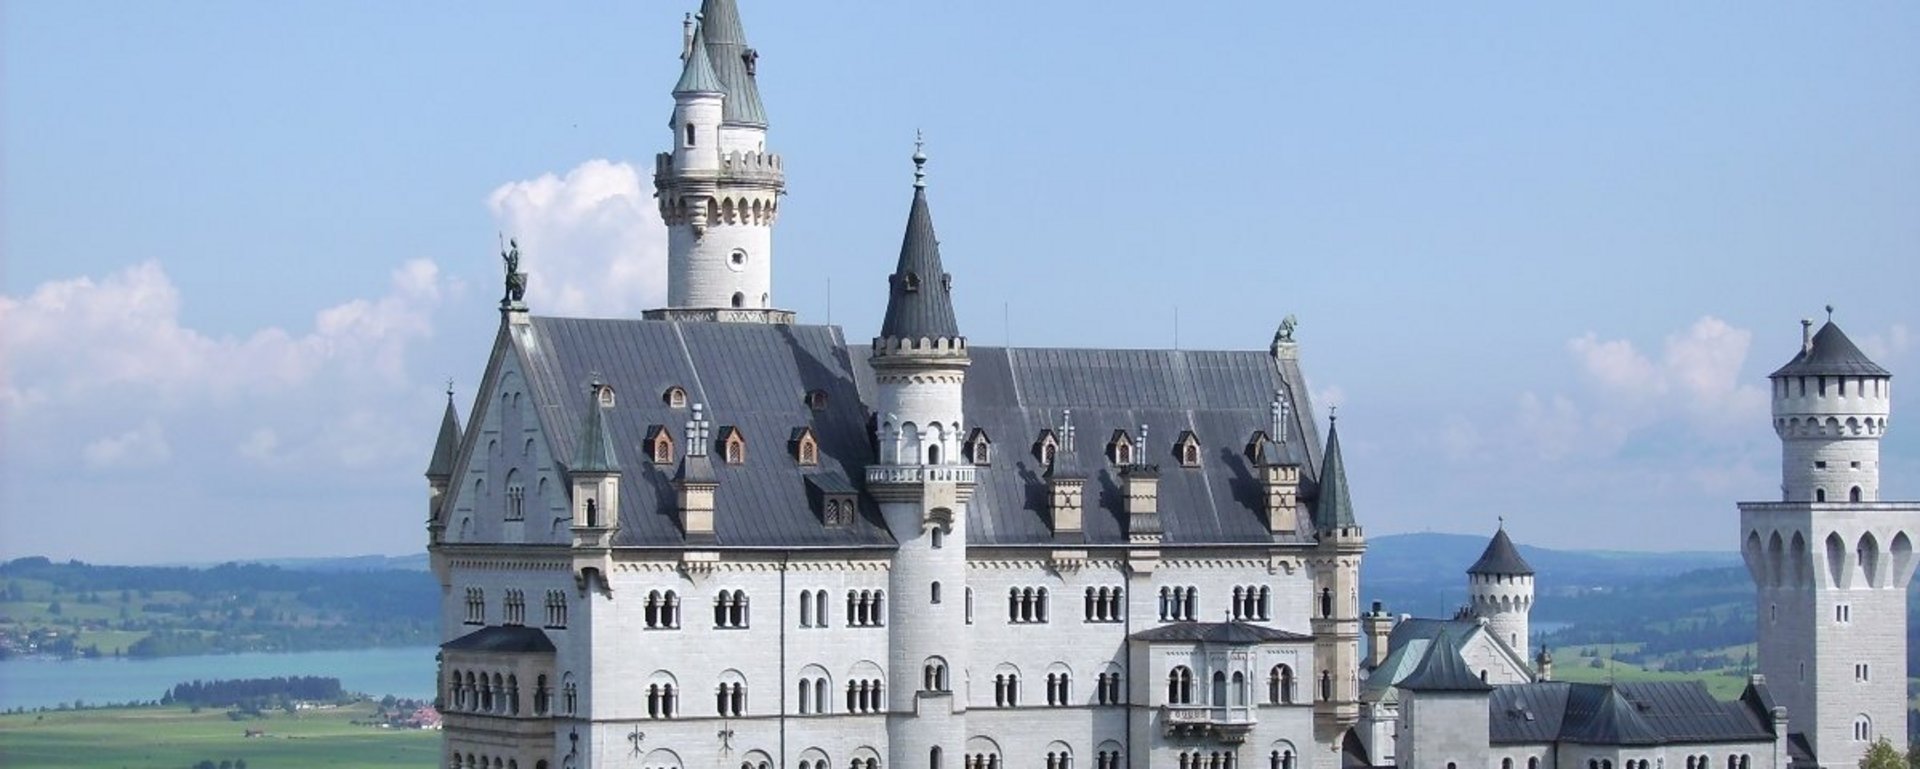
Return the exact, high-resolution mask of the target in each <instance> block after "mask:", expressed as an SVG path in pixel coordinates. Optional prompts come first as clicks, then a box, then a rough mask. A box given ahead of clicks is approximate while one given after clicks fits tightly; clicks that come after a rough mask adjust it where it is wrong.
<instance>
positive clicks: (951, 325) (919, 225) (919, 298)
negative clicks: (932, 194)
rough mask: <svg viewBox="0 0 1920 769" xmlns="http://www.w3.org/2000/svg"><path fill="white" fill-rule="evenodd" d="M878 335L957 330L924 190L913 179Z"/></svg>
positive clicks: (937, 334)
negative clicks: (897, 256) (910, 205)
mask: <svg viewBox="0 0 1920 769" xmlns="http://www.w3.org/2000/svg"><path fill="white" fill-rule="evenodd" d="M880 335H881V336H883V337H890V338H895V339H920V338H923V337H924V338H928V339H939V338H952V337H957V336H959V335H960V323H959V321H956V320H954V317H953V279H952V277H951V276H949V275H948V274H947V271H946V269H945V268H943V267H941V266H940V240H939V239H938V238H936V237H934V234H933V213H932V212H931V211H929V210H927V190H926V188H925V187H921V186H919V185H917V184H916V185H915V186H914V188H913V205H912V207H911V208H909V209H908V211H907V234H906V236H905V237H903V238H901V240H900V261H899V264H898V265H896V266H895V267H894V269H893V274H892V275H888V276H887V314H886V318H885V319H884V320H882V321H881V323H880Z"/></svg>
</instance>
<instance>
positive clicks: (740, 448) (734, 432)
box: [720, 425, 747, 465]
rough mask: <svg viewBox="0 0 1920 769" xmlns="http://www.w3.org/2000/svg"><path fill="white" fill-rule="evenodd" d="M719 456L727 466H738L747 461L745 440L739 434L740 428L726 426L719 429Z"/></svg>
mask: <svg viewBox="0 0 1920 769" xmlns="http://www.w3.org/2000/svg"><path fill="white" fill-rule="evenodd" d="M720 446H721V455H722V456H723V457H725V458H726V462H727V464H730V465H738V464H744V463H746V461H747V439H746V437H745V436H743V435H741V434H740V428H738V427H734V426H733V425H727V426H725V427H722V428H720Z"/></svg>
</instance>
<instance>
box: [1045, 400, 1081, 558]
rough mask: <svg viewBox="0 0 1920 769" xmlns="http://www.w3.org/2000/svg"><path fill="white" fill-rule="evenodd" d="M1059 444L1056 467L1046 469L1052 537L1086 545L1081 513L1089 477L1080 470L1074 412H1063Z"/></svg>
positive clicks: (1055, 459) (1055, 452)
mask: <svg viewBox="0 0 1920 769" xmlns="http://www.w3.org/2000/svg"><path fill="white" fill-rule="evenodd" d="M1057 440H1058V442H1059V444H1058V445H1057V446H1055V447H1054V450H1053V464H1052V465H1051V466H1049V467H1048V468H1047V508H1048V510H1049V511H1050V512H1051V513H1052V514H1053V538H1054V541H1056V542H1084V541H1086V533H1085V531H1084V530H1083V529H1082V524H1081V512H1082V510H1084V509H1085V508H1084V505H1083V504H1082V502H1083V496H1082V493H1083V492H1084V491H1085V489H1086V486H1087V477H1086V474H1085V473H1084V472H1083V471H1082V470H1081V469H1080V455H1079V453H1078V452H1077V451H1076V450H1075V449H1076V447H1075V446H1074V427H1073V411H1072V410H1071V409H1069V410H1066V411H1062V412H1061V413H1060V433H1059V437H1058V439H1057Z"/></svg>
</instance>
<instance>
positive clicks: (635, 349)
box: [455, 316, 1318, 548]
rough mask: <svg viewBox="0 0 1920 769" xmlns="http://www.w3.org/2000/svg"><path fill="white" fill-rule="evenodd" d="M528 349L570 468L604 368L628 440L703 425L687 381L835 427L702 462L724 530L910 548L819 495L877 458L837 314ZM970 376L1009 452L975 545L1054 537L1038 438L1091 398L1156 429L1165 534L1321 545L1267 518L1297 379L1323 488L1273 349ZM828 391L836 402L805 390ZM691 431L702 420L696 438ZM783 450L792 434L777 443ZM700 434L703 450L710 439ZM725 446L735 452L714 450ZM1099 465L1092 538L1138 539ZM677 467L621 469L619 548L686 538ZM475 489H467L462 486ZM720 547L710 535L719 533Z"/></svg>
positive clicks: (860, 361) (581, 339)
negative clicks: (1269, 443)
mask: <svg viewBox="0 0 1920 769" xmlns="http://www.w3.org/2000/svg"><path fill="white" fill-rule="evenodd" d="M506 338H507V339H508V340H509V342H508V344H510V345H512V348H513V349H512V354H516V355H518V356H519V357H520V359H521V360H522V365H523V367H524V368H525V370H526V375H527V379H528V381H529V392H530V394H531V395H533V396H534V398H535V403H536V404H537V405H538V409H539V411H538V413H539V414H540V421H541V425H542V428H543V429H544V430H546V431H547V432H548V434H549V435H551V436H552V438H551V443H552V447H553V452H554V455H555V459H556V460H557V461H559V462H560V464H561V465H562V466H570V463H571V462H573V461H574V460H575V458H576V454H577V453H578V452H579V447H580V445H581V438H582V437H583V435H584V433H585V432H586V431H585V430H584V426H585V425H586V424H587V419H586V417H587V413H586V412H587V408H588V400H587V399H585V398H581V397H579V396H578V393H579V392H580V388H581V387H582V386H583V385H584V384H585V383H587V382H588V381H590V379H591V378H592V377H594V376H595V375H597V376H599V377H600V379H601V380H602V381H604V382H605V383H606V384H608V385H610V386H612V387H613V388H614V389H615V391H616V392H619V393H622V394H623V397H621V398H620V399H619V401H618V405H616V406H615V407H613V408H610V409H607V410H606V412H605V422H604V431H605V435H607V436H608V438H609V440H610V441H611V442H612V445H614V446H615V447H620V448H628V450H629V451H637V452H639V453H637V454H629V456H638V457H647V456H650V454H649V453H648V452H646V451H644V450H643V448H642V447H643V446H644V443H643V441H644V439H645V437H646V435H647V431H648V429H649V427H651V426H654V425H669V426H671V425H679V424H684V423H685V422H686V420H687V418H688V415H689V409H684V408H683V409H675V408H671V407H669V406H668V405H667V404H666V403H665V402H663V400H662V399H661V398H660V397H657V396H658V394H660V393H663V392H665V391H666V390H667V388H669V387H672V386H680V387H683V388H685V389H686V391H687V401H688V403H689V404H692V403H700V404H704V405H705V406H706V410H707V414H708V415H709V417H708V418H709V419H710V420H711V421H712V422H715V423H726V424H729V425H734V426H736V427H738V428H739V429H740V430H741V431H742V432H743V434H744V435H745V436H746V438H747V440H748V442H749V443H750V444H752V443H755V442H756V441H758V442H760V445H762V446H765V445H768V443H772V442H773V441H777V439H778V438H780V437H782V436H787V435H789V434H791V432H792V430H793V429H794V428H795V427H800V426H809V427H811V428H812V429H813V432H814V436H815V438H816V440H818V442H819V465H818V466H817V467H802V466H801V465H799V464H798V463H797V462H796V461H795V460H794V458H793V456H792V454H791V452H784V451H778V450H759V451H750V452H748V457H747V461H746V462H745V463H743V464H739V465H729V464H725V463H722V462H711V463H710V464H709V465H708V466H707V467H703V468H699V470H700V471H701V472H702V473H711V477H712V478H713V480H714V481H715V482H716V483H718V489H717V490H716V492H715V495H716V498H715V502H716V509H717V515H716V516H715V521H714V529H715V531H714V539H713V540H712V542H711V544H713V545H715V546H719V547H781V548H789V547H864V546H876V547H891V546H892V545H893V538H892V536H891V535H890V534H889V533H888V532H887V531H886V529H885V527H884V524H883V523H882V522H881V519H880V516H879V512H878V508H877V507H875V506H874V505H873V503H872V502H871V500H869V499H867V498H866V496H865V495H864V494H863V495H861V502H860V513H861V514H860V515H858V516H856V519H855V521H854V523H853V524H852V525H849V526H844V527H840V526H835V527H828V526H824V525H822V523H821V521H820V519H819V516H818V514H817V511H815V510H812V509H809V505H807V504H805V503H804V500H807V499H808V493H807V491H808V482H807V477H808V476H809V475H815V474H835V473H837V474H839V475H840V476H841V477H843V478H846V479H848V481H847V482H848V483H849V484H852V485H854V486H857V487H861V488H864V479H865V477H866V472H865V470H866V467H867V466H868V465H869V464H872V463H873V462H874V461H875V453H874V448H873V444H872V438H871V432H870V428H869V427H868V419H869V405H868V404H871V403H872V402H873V392H874V390H875V387H874V384H873V374H872V371H871V370H870V369H869V367H868V365H867V355H868V350H867V348H866V347H865V346H864V345H862V346H860V347H856V348H849V347H848V346H847V345H846V343H845V341H844V340H843V339H842V338H841V335H840V330H839V329H838V328H836V327H831V326H813V325H776V324H757V323H703V322H678V321H666V320H628V319H617V320H616V319H587V318H549V317H540V316H535V317H533V318H532V319H531V320H530V322H529V326H528V327H526V328H525V329H524V330H522V331H518V332H515V333H511V334H508V335H506ZM969 352H970V354H971V358H972V366H971V368H969V369H968V371H967V379H966V385H965V388H964V389H963V399H964V406H965V409H966V416H967V420H968V421H969V422H971V423H972V425H973V426H974V427H978V428H980V429H981V430H983V431H984V432H985V433H986V434H987V435H988V436H989V438H990V439H991V440H992V441H993V443H994V444H995V449H994V452H993V457H992V460H993V461H992V464H991V465H990V466H985V467H980V468H978V476H977V477H978V481H977V485H976V487H975V492H974V497H973V500H972V502H971V503H970V504H969V505H968V516H967V536H968V541H969V543H970V544H972V545H976V546H1052V545H1053V543H1054V538H1053V532H1052V529H1051V528H1050V527H1049V525H1048V521H1049V520H1050V515H1049V513H1048V499H1047V484H1046V479H1045V477H1044V475H1043V473H1044V470H1045V468H1043V467H1041V466H1040V465H1039V462H1038V459H1037V458H1036V456H1035V454H1034V452H1033V450H1032V448H1033V442H1034V441H1035V439H1036V438H1038V436H1039V435H1040V431H1041V430H1042V429H1046V428H1050V427H1055V426H1057V425H1058V423H1059V418H1060V412H1061V410H1062V409H1072V410H1073V412H1074V414H1073V419H1074V422H1075V423H1076V424H1077V425H1079V426H1080V427H1079V428H1078V429H1079V430H1081V431H1094V434H1100V433H1101V432H1104V431H1105V430H1109V429H1112V428H1115V427H1123V426H1124V427H1127V428H1129V429H1132V428H1137V427H1138V426H1139V425H1140V424H1143V423H1144V424H1147V425H1148V426H1149V428H1150V433H1151V435H1152V436H1154V438H1153V441H1152V445H1150V446H1146V447H1144V449H1143V454H1142V457H1143V458H1144V459H1145V460H1146V461H1150V462H1165V463H1166V464H1167V468H1166V469H1165V470H1162V471H1161V473H1160V479H1159V497H1160V505H1159V507H1160V510H1161V512H1160V521H1161V525H1162V527H1163V529H1164V540H1163V541H1164V542H1165V543H1166V544H1169V545H1192V544H1272V543H1275V542H1276V541H1278V542H1281V543H1295V544H1303V545H1304V544H1310V543H1311V542H1312V541H1313V540H1312V532H1311V530H1310V528H1309V527H1307V526H1306V523H1307V522H1306V521H1300V522H1299V523H1298V524H1297V525H1298V526H1299V528H1300V531H1299V533H1297V534H1294V535H1281V536H1278V537H1276V536H1275V535H1273V534H1271V533H1270V532H1269V530H1268V529H1267V526H1266V524H1265V522H1264V504H1265V497H1264V492H1263V491H1262V489H1261V486H1260V483H1259V481H1258V479H1257V475H1256V473H1255V472H1254V467H1253V465H1252V463H1251V462H1249V461H1248V460H1247V458H1246V455H1245V452H1244V448H1245V444H1246V441H1247V438H1248V436H1249V435H1251V434H1252V433H1253V431H1255V430H1256V429H1270V425H1271V417H1270V416H1269V411H1270V405H1271V401H1272V398H1273V395H1272V394H1273V393H1275V392H1277V391H1278V392H1290V393H1295V395H1294V396H1293V397H1294V402H1293V403H1292V404H1290V407H1289V409H1287V413H1288V414H1289V415H1290V416H1289V418H1290V420H1291V421H1290V422H1289V423H1288V424H1287V425H1286V431H1287V434H1288V438H1287V443H1286V446H1285V450H1286V452H1287V454H1288V456H1289V458H1290V459H1291V460H1292V461H1295V462H1298V463H1299V464H1300V465H1301V468H1302V475H1303V476H1305V480H1304V482H1303V486H1304V487H1305V488H1303V496H1310V493H1311V492H1310V489H1311V488H1312V485H1313V473H1314V469H1315V468H1316V467H1317V464H1318V463H1317V461H1316V460H1317V459H1318V457H1317V456H1315V454H1316V453H1317V447H1318V435H1317V431H1316V430H1315V429H1314V426H1313V422H1312V417H1311V415H1312V413H1313V412H1312V410H1311V403H1309V402H1308V400H1307V398H1306V395H1305V393H1307V387H1306V383H1305V381H1304V380H1303V378H1302V376H1301V374H1300V371H1299V368H1298V365H1297V364H1296V363H1295V362H1293V361H1290V360H1288V361H1282V362H1281V363H1280V365H1279V366H1277V367H1276V365H1275V361H1274V359H1273V358H1272V357H1271V356H1270V355H1268V354H1267V353H1266V352H1265V351H1243V352H1205V351H1187V350H1091V349H1044V348H1012V349H1009V348H994V347H974V348H971V349H970V351H969ZM811 390H820V391H823V392H825V393H826V394H827V395H828V397H827V399H826V404H825V408H823V409H821V410H818V411H815V410H813V409H811V408H809V407H808V406H807V404H806V398H805V397H804V396H805V394H806V393H807V392H809V391H811ZM670 429H671V428H670ZM1182 430H1192V431H1193V432H1194V434H1195V435H1197V436H1198V437H1199V440H1200V441H1201V447H1202V462H1201V465H1200V466H1199V467H1193V468H1187V467H1180V466H1179V465H1178V463H1177V462H1173V461H1171V460H1170V459H1168V458H1170V457H1172V455H1173V451H1174V443H1173V438H1174V437H1175V436H1178V435H1179V434H1180V433H1181V431H1182ZM677 437H679V438H681V439H682V440H684V437H685V436H684V433H677ZM773 445H778V444H777V443H773ZM691 448H692V447H685V448H683V449H682V450H681V453H682V455H683V456H684V455H685V454H687V453H691V452H690V451H688V449H691ZM708 448H709V450H714V449H717V447H715V446H710V447H708ZM1067 460H1068V461H1072V462H1074V463H1075V466H1076V467H1077V468H1078V469H1079V471H1080V473H1081V474H1083V475H1084V476H1085V477H1086V478H1087V487H1086V497H1085V499H1086V508H1085V514H1084V517H1083V526H1084V528H1085V533H1086V537H1085V539H1086V542H1087V544H1090V545H1102V544H1109V545H1121V544H1125V543H1126V534H1125V528H1124V525H1125V520H1126V514H1125V509H1124V508H1125V505H1124V501H1123V494H1122V492H1121V489H1122V478H1121V472H1122V470H1123V468H1119V467H1115V466H1113V464H1112V463H1111V462H1109V461H1108V460H1107V458H1106V457H1105V456H1103V455H1101V454H1098V453H1094V452H1081V453H1079V455H1078V457H1077V459H1076V458H1075V457H1073V456H1072V455H1068V456H1067ZM677 470H678V468H676V467H673V466H665V467H663V466H658V465H654V464H653V463H651V462H645V461H642V462H630V463H628V466H626V467H625V468H624V470H623V472H622V475H621V486H622V493H621V513H620V521H621V525H620V530H619V532H618V533H617V534H616V536H615V539H614V545H615V546H620V547H678V546H684V545H687V544H689V543H688V540H687V539H686V537H685V536H684V534H683V533H682V532H681V530H680V527H679V523H678V515H677V514H676V499H675V492H674V489H673V485H672V476H673V474H674V473H676V472H677ZM455 493H456V494H458V493H459V489H455ZM700 544H707V543H704V542H703V543H700Z"/></svg>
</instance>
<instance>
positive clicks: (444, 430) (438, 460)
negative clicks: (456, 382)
mask: <svg viewBox="0 0 1920 769" xmlns="http://www.w3.org/2000/svg"><path fill="white" fill-rule="evenodd" d="M459 450H460V413H459V412H458V411H456V410H454V408H453V382H451V381H449V382H447V413H446V414H445V415H444V416H442V417H440V437H439V439H437V440H435V441H434V442H433V459H432V460H430V461H428V462H427V477H428V478H430V479H434V480H445V479H447V478H451V477H453V460H454V454H455V453H456V452H458V451H459Z"/></svg>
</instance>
